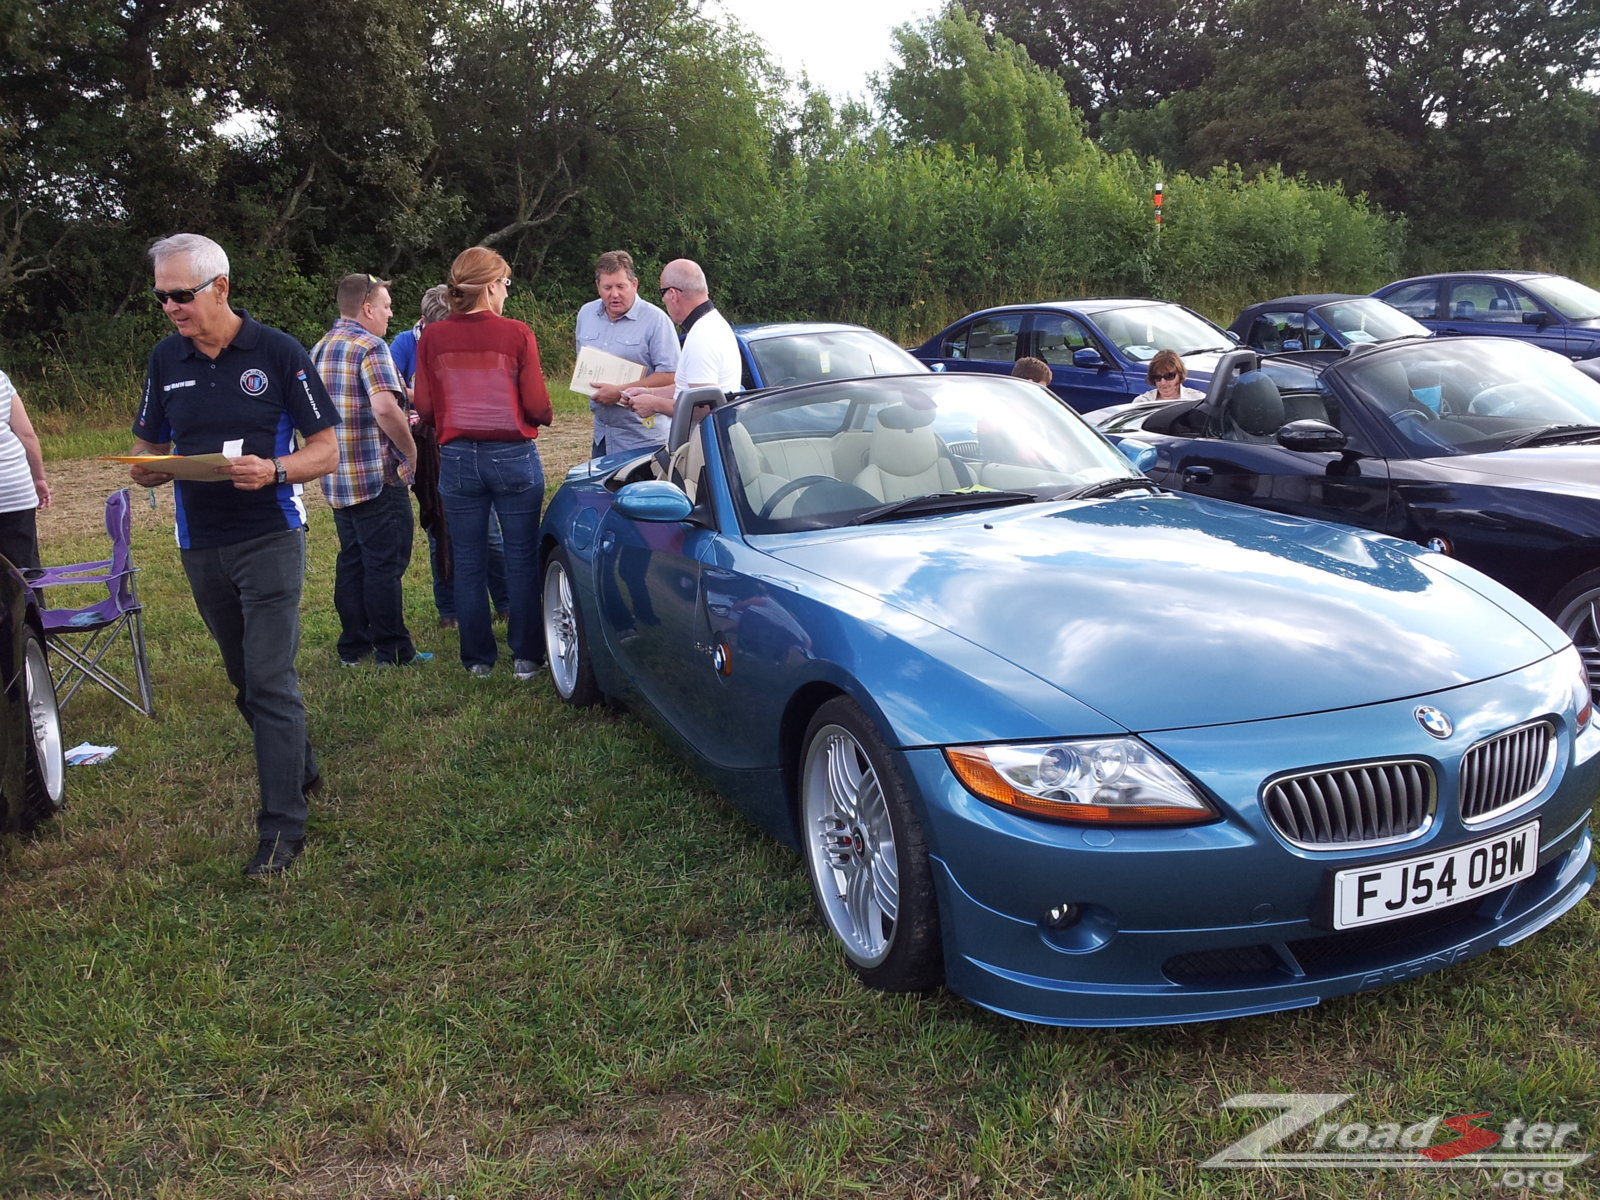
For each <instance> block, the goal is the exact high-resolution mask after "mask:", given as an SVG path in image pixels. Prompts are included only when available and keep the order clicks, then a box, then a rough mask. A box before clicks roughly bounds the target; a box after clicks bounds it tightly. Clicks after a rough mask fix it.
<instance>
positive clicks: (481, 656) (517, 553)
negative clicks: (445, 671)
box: [439, 438, 544, 667]
mask: <svg viewBox="0 0 1600 1200" xmlns="http://www.w3.org/2000/svg"><path fill="white" fill-rule="evenodd" d="M439 499H440V500H441V501H442V502H443V504H444V517H445V521H446V522H447V523H448V525H449V527H450V542H451V547H452V552H453V554H454V559H455V574H456V580H455V582H456V624H457V626H458V627H459V629H460V631H461V662H462V664H463V665H464V666H468V667H475V666H478V665H480V664H481V665H484V666H492V665H494V661H495V659H496V658H497V657H498V656H499V648H498V646H497V645H496V643H495V637H494V625H493V624H492V622H491V620H490V616H489V597H488V593H487V588H486V578H487V575H488V563H487V559H488V543H489V517H490V514H491V513H493V514H494V515H495V516H497V517H499V518H500V531H501V533H502V535H503V536H504V538H505V550H506V588H507V591H508V592H509V599H510V604H509V605H508V609H509V612H510V619H509V620H508V622H507V624H506V641H508V642H509V643H510V644H511V656H512V657H513V658H525V659H531V660H533V661H535V662H537V661H539V660H541V659H543V658H544V626H543V624H542V622H541V621H540V619H539V589H538V584H537V582H536V580H535V578H534V565H533V564H534V548H535V545H536V540H537V537H538V533H539V510H540V508H541V507H543V505H544V465H543V464H542V463H541V462H540V461H539V450H538V447H537V446H535V445H534V444H533V443H532V442H472V441H467V440H466V439H464V438H458V439H456V440H455V441H453V442H450V443H449V444H448V445H445V446H441V447H440V448H439Z"/></svg>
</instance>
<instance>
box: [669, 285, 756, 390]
mask: <svg viewBox="0 0 1600 1200" xmlns="http://www.w3.org/2000/svg"><path fill="white" fill-rule="evenodd" d="M742 375H743V367H742V366H741V364H740V361H739V343H738V341H737V340H735V338H734V336H733V327H732V326H731V325H729V324H728V321H727V318H725V317H724V316H723V315H722V314H721V313H719V312H718V311H717V310H716V309H714V308H713V309H711V310H710V311H709V312H707V313H705V314H704V315H702V316H701V317H700V319H699V320H697V321H696V322H695V323H694V324H693V325H692V326H691V327H690V329H689V332H688V334H687V335H686V336H685V337H684V339H683V351H682V353H680V354H679V355H678V373H677V376H676V380H675V382H674V384H673V388H672V398H673V400H674V401H677V400H682V399H683V394H684V393H685V392H689V391H693V390H694V389H695V388H697V387H706V386H707V385H710V384H715V385H716V386H717V387H719V388H721V389H722V390H723V391H725V392H737V391H738V390H739V381H740V378H741V377H742Z"/></svg>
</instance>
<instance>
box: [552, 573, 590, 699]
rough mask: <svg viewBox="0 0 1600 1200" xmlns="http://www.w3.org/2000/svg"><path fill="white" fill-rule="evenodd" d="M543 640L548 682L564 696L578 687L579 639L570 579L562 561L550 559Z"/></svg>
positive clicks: (581, 652) (581, 648)
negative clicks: (547, 664) (547, 658)
mask: <svg viewBox="0 0 1600 1200" xmlns="http://www.w3.org/2000/svg"><path fill="white" fill-rule="evenodd" d="M544 641H545V651H546V653H547V654H549V656H550V679H551V682H553V683H554V684H555V687H556V691H557V692H559V693H560V695H561V697H562V699H568V698H570V697H571V696H572V695H573V693H574V692H576V691H577V689H578V674H579V671H580V670H581V669H582V665H583V663H582V659H583V639H582V637H581V636H580V635H579V632H578V615H577V607H576V603H575V602H574V600H573V598H572V580H571V579H570V578H568V576H567V568H566V564H565V563H563V562H561V561H559V560H556V561H552V562H551V563H550V566H549V567H548V568H547V569H546V570H545V573H544Z"/></svg>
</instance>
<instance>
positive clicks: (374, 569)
mask: <svg viewBox="0 0 1600 1200" xmlns="http://www.w3.org/2000/svg"><path fill="white" fill-rule="evenodd" d="M333 525H334V528H335V529H337V530H338V531H339V557H338V560H337V561H336V562H335V564H334V570H333V607H334V609H335V610H336V611H337V612H338V614H339V657H340V658H342V659H343V660H344V661H345V662H354V661H355V660H357V659H361V658H365V657H366V656H367V655H368V654H371V655H373V656H374V657H375V658H376V659H377V660H378V661H379V662H380V663H391V664H392V663H408V662H410V661H411V660H412V659H413V658H414V657H415V656H416V653H417V648H416V646H414V645H413V644H412V642H411V631H410V630H408V629H407V628H406V620H405V613H404V604H403V602H402V599H401V588H400V584H401V580H402V579H403V578H404V576H405V573H406V568H407V567H408V566H410V565H411V495H410V493H409V492H408V491H407V490H406V488H405V485H404V484H399V483H392V484H389V485H388V486H387V487H385V488H383V490H382V491H380V492H379V493H378V494H377V495H376V496H374V497H372V498H371V499H370V500H363V501H361V502H360V503H359V504H351V505H347V506H346V507H344V508H336V509H334V510H333Z"/></svg>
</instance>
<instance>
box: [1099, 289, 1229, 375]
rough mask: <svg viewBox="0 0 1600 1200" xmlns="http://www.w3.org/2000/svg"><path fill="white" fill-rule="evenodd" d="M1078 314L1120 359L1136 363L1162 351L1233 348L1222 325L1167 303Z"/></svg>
mask: <svg viewBox="0 0 1600 1200" xmlns="http://www.w3.org/2000/svg"><path fill="white" fill-rule="evenodd" d="M1081 312H1082V313H1083V315H1084V316H1085V317H1087V318H1088V319H1089V321H1090V322H1091V323H1092V324H1093V325H1094V327H1095V331H1096V332H1097V333H1098V334H1099V335H1100V337H1102V338H1104V339H1105V340H1106V341H1108V342H1110V343H1111V344H1112V345H1113V346H1115V347H1116V348H1117V352H1118V353H1119V354H1121V355H1122V356H1123V357H1124V358H1128V359H1131V360H1132V361H1134V362H1137V363H1147V362H1149V361H1150V360H1151V359H1153V358H1154V357H1155V356H1156V355H1157V354H1159V353H1160V352H1161V351H1163V350H1174V351H1176V352H1177V353H1179V354H1194V353H1196V352H1199V351H1206V350H1231V349H1233V347H1234V342H1233V339H1232V338H1230V337H1229V336H1228V334H1227V332H1226V331H1225V330H1224V329H1223V328H1222V326H1220V325H1217V324H1214V323H1213V322H1211V321H1208V320H1207V319H1206V318H1205V317H1202V316H1201V315H1200V314H1199V313H1197V312H1193V311H1191V310H1190V309H1187V308H1185V307H1183V305H1181V304H1173V303H1171V302H1170V301H1165V300H1158V301H1154V302H1152V303H1150V304H1119V305H1107V306H1105V307H1104V308H1084V309H1082V310H1081ZM1119 334H1120V336H1119Z"/></svg>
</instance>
